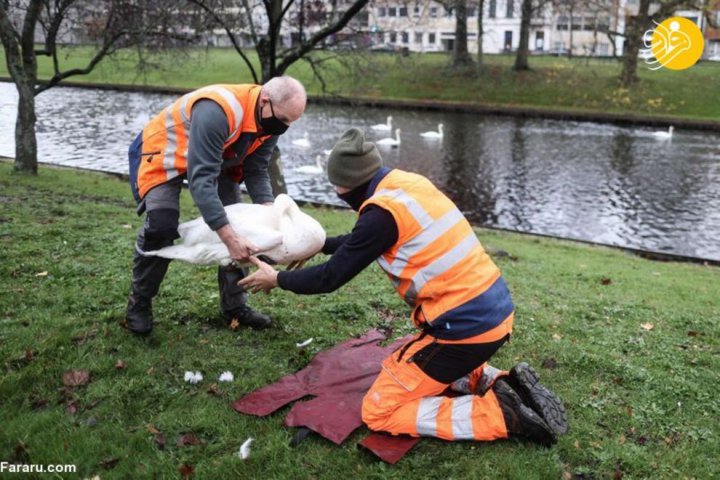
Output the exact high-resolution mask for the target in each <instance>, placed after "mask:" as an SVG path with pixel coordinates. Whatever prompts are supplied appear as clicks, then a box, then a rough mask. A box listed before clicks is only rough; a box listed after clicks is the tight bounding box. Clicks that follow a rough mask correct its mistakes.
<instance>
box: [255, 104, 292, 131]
mask: <svg viewBox="0 0 720 480" xmlns="http://www.w3.org/2000/svg"><path fill="white" fill-rule="evenodd" d="M268 103H269V104H270V111H271V112H272V116H271V117H267V118H262V113H261V114H260V115H261V117H260V128H262V131H263V133H264V134H266V135H282V134H283V133H285V131H286V130H287V129H288V127H289V125H287V124H286V123H285V122H283V121H282V120H280V119H278V118H277V117H276V116H275V110H273V105H272V102H271V101H270V99H268Z"/></svg>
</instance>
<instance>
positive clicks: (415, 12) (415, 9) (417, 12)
mask: <svg viewBox="0 0 720 480" xmlns="http://www.w3.org/2000/svg"><path fill="white" fill-rule="evenodd" d="M419 16H420V7H413V17H415V18H418V17H419Z"/></svg>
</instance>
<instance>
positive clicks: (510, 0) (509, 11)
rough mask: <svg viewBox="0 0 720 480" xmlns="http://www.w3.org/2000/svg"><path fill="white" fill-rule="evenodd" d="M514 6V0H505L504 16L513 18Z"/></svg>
mask: <svg viewBox="0 0 720 480" xmlns="http://www.w3.org/2000/svg"><path fill="white" fill-rule="evenodd" d="M514 7H515V0H507V3H506V4H505V17H506V18H513V14H514V13H515V12H514Z"/></svg>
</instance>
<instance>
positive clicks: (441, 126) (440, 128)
mask: <svg viewBox="0 0 720 480" xmlns="http://www.w3.org/2000/svg"><path fill="white" fill-rule="evenodd" d="M443 128H445V127H444V125H443V124H442V123H438V132H440V135H442V134H443Z"/></svg>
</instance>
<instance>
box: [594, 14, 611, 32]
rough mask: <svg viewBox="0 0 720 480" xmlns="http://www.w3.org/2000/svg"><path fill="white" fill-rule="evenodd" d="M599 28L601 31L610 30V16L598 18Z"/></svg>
mask: <svg viewBox="0 0 720 480" xmlns="http://www.w3.org/2000/svg"><path fill="white" fill-rule="evenodd" d="M597 28H598V30H599V31H601V32H607V31H608V30H610V17H600V18H598V24H597Z"/></svg>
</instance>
